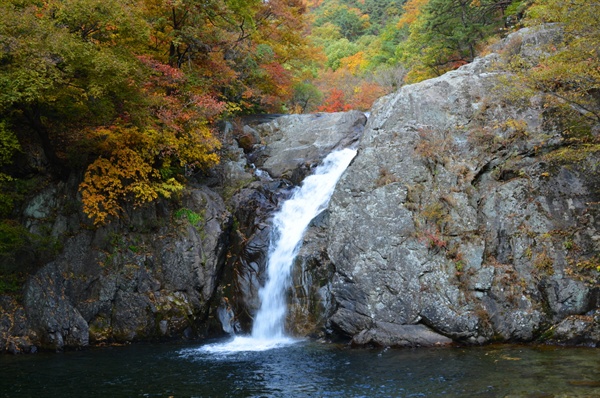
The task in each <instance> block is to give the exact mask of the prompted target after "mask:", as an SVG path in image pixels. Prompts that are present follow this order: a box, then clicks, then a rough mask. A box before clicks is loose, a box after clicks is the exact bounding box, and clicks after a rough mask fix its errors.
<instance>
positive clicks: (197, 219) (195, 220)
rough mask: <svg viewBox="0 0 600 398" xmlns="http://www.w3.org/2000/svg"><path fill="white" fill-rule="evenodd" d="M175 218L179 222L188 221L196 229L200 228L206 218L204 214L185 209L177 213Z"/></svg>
mask: <svg viewBox="0 0 600 398" xmlns="http://www.w3.org/2000/svg"><path fill="white" fill-rule="evenodd" d="M175 218H176V219H178V220H186V221H187V222H189V223H190V224H191V225H192V226H194V227H195V228H198V227H199V224H200V223H201V222H203V221H204V216H203V215H202V214H200V213H196V212H195V211H193V210H190V209H187V208H185V207H182V208H181V209H179V210H177V211H176V212H175Z"/></svg>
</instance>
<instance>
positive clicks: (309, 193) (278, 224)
mask: <svg viewBox="0 0 600 398" xmlns="http://www.w3.org/2000/svg"><path fill="white" fill-rule="evenodd" d="M354 156H356V151H355V150H353V149H343V150H340V151H336V152H332V153H330V154H329V155H328V156H327V157H326V158H325V160H324V161H323V164H322V165H320V166H319V167H317V169H316V170H315V173H314V174H312V175H310V176H308V177H307V178H305V179H304V181H303V182H302V185H301V186H300V187H299V188H296V190H295V191H294V193H293V194H292V197H291V198H290V199H288V200H286V201H285V202H284V203H283V205H282V206H281V209H280V210H279V211H278V212H277V213H276V214H275V216H274V219H273V232H272V233H273V235H272V239H271V244H270V249H269V255H268V259H267V280H266V283H265V286H263V287H262V288H261V289H260V291H259V298H260V301H261V306H260V309H259V311H258V313H257V314H256V317H255V319H254V324H253V327H252V335H251V337H242V336H238V337H236V338H235V339H234V340H233V341H231V342H229V343H227V344H217V345H214V344H213V345H209V346H204V347H203V348H202V350H203V351H205V352H211V353H228V352H237V351H259V350H264V349H269V348H273V347H276V346H279V345H282V344H283V345H285V344H289V343H290V342H293V340H291V339H289V338H287V337H286V336H285V332H284V324H285V316H286V311H287V302H286V292H287V289H288V288H289V285H290V279H291V277H290V276H291V271H292V265H293V263H294V258H295V257H296V255H297V253H298V250H299V249H300V246H301V242H302V237H303V235H304V232H305V231H306V228H307V227H308V224H310V222H311V220H312V219H313V218H315V217H316V216H317V215H318V214H319V213H321V212H322V211H323V210H325V209H326V208H327V205H328V204H329V199H330V198H331V195H332V194H333V191H334V189H335V185H336V184H337V182H338V180H339V179H340V177H341V176H342V174H343V172H344V171H345V170H346V168H347V167H348V165H349V164H350V162H351V161H352V159H353V158H354Z"/></svg>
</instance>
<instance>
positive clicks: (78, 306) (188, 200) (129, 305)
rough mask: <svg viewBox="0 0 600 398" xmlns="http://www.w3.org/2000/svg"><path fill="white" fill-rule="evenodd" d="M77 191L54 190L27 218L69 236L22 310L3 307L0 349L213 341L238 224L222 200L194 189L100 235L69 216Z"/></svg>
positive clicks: (11, 303)
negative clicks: (212, 317)
mask: <svg viewBox="0 0 600 398" xmlns="http://www.w3.org/2000/svg"><path fill="white" fill-rule="evenodd" d="M73 185H74V184H73V181H71V184H58V185H57V186H52V187H49V188H47V189H46V190H44V191H43V192H41V193H40V194H39V196H43V197H44V198H45V199H44V200H37V201H36V200H35V199H34V200H33V201H32V202H31V204H30V206H29V207H28V208H27V209H26V210H25V214H26V216H27V217H28V221H27V223H28V225H29V226H30V228H47V229H50V230H55V231H60V232H62V233H66V234H68V235H69V236H70V237H68V238H67V239H66V240H65V243H64V247H63V250H62V252H61V254H60V255H59V256H58V257H57V258H56V259H55V260H54V261H52V262H51V263H49V264H47V265H45V266H43V267H42V268H41V269H40V270H39V271H37V272H36V273H35V274H33V275H32V276H31V277H30V278H29V280H28V282H27V284H26V285H25V287H24V291H23V297H22V300H21V303H17V302H16V301H15V300H9V299H7V298H5V299H4V300H2V301H0V307H2V310H3V311H2V312H3V316H2V319H1V320H0V347H2V348H3V349H6V350H8V351H11V352H20V351H25V352H27V351H31V350H32V349H33V350H36V349H37V347H40V348H43V349H51V350H62V349H65V348H79V347H84V346H87V345H88V344H95V345H97V344H105V343H124V342H131V341H138V340H150V339H159V338H169V337H182V336H187V337H193V336H202V335H205V334H206V331H207V330H208V329H209V328H210V327H211V322H210V321H209V319H208V318H209V308H210V304H211V300H212V299H213V296H214V293H215V291H216V287H217V284H218V282H219V277H220V275H221V273H222V269H223V265H224V262H225V252H226V248H227V237H228V233H229V229H230V225H231V216H230V214H229V212H228V211H227V210H226V208H225V204H224V202H223V200H222V199H221V197H220V196H219V195H217V194H216V193H215V192H213V191H212V190H210V189H209V188H206V187H196V188H192V189H190V190H189V191H188V192H187V193H186V194H185V195H184V196H183V198H182V199H181V201H180V203H178V204H176V205H174V206H173V208H168V207H166V206H164V205H163V204H157V205H153V206H147V207H145V208H142V209H136V210H133V209H128V210H127V211H126V214H125V215H124V218H123V219H122V220H120V221H118V222H115V223H112V224H109V225H108V226H105V227H101V228H97V229H96V228H90V226H89V223H88V222H87V220H86V219H85V216H84V215H83V214H78V212H69V211H68V209H69V207H68V206H67V205H66V203H65V202H64V201H65V200H66V198H68V197H69V195H70V192H73V191H74V190H73V188H74V187H73ZM38 202H39V203H38ZM48 203H51V204H52V205H51V206H47V204H48ZM42 204H43V205H42ZM33 207H35V208H33ZM212 326H214V327H217V326H218V325H217V324H214V325H212Z"/></svg>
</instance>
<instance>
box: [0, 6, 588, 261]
mask: <svg viewBox="0 0 600 398" xmlns="http://www.w3.org/2000/svg"><path fill="white" fill-rule="evenodd" d="M569 3H570V4H571V5H570V6H568V7H567V5H565V2H561V1H557V0H546V1H541V0H540V1H532V0H530V1H528V0H268V1H267V0H126V1H119V0H4V1H2V3H1V4H0V185H1V186H2V191H1V193H0V217H1V218H2V221H1V222H0V234H2V236H3V237H6V239H3V241H2V242H1V243H0V245H2V247H0V252H2V253H6V252H10V251H11V250H12V248H13V247H16V246H18V245H20V244H22V243H23V241H24V240H28V241H31V240H32V239H33V238H32V237H31V236H29V235H28V236H26V237H24V236H25V234H26V232H24V231H23V230H21V229H19V228H20V227H19V225H18V220H17V219H18V215H17V214H16V212H15V208H16V207H17V205H18V204H19V203H20V201H22V200H24V198H25V197H26V196H27V195H29V194H30V193H31V191H32V190H33V189H35V187H36V186H37V185H39V184H40V181H41V180H48V179H66V178H67V177H68V176H69V175H72V174H73V172H78V171H80V174H81V177H80V181H81V182H80V185H79V192H80V194H81V202H82V204H83V210H84V212H85V213H86V214H87V215H88V216H89V217H90V221H91V223H92V224H93V225H101V224H103V223H106V222H108V221H109V220H110V219H111V218H113V217H118V216H119V214H120V212H121V208H122V206H123V205H124V203H126V202H129V203H133V204H135V205H141V204H143V203H145V202H150V201H153V200H155V199H157V198H160V197H162V198H169V197H172V196H173V195H177V194H178V193H179V192H181V191H182V190H183V189H184V187H185V184H186V180H187V177H188V176H189V175H191V174H194V173H198V172H202V171H205V170H208V169H210V168H211V167H213V166H214V165H216V164H217V163H218V162H219V156H220V155H221V154H220V147H221V141H220V139H219V134H218V133H217V129H216V127H215V126H216V124H217V122H218V121H220V120H226V119H233V118H235V117H238V116H240V115H249V114H260V113H308V112H335V111H345V110H350V109H358V110H362V111H368V110H369V108H370V107H371V105H372V104H373V102H374V101H375V100H376V99H377V98H379V97H381V96H383V95H385V94H388V93H390V92H392V91H394V90H396V89H398V88H399V87H401V86H402V85H404V84H409V83H415V82H419V81H421V80H424V79H427V78H430V77H434V76H439V75H441V74H443V73H445V72H447V71H449V70H452V69H455V68H457V67H460V66H461V65H463V64H465V63H468V62H470V61H472V60H473V59H474V57H476V56H479V55H483V54H485V53H486V51H488V50H487V49H488V48H489V46H490V45H493V43H494V42H496V41H498V40H500V39H501V38H502V37H505V36H506V35H507V34H508V33H510V32H511V31H514V30H515V29H517V28H519V27H523V26H529V25H537V24H541V23H547V22H562V23H565V26H566V32H565V35H566V37H567V39H568V40H566V43H567V44H566V45H565V47H564V48H558V49H555V51H556V52H555V54H553V55H552V56H551V57H548V59H547V60H546V62H545V64H542V65H537V66H535V67H532V65H524V64H519V63H518V62H515V63H514V64H513V66H514V68H515V73H517V74H519V75H520V76H521V77H522V79H523V85H524V87H526V88H527V89H535V90H542V91H544V92H548V93H553V95H555V97H556V98H561V100H562V101H563V102H564V101H567V102H569V103H572V104H576V106H577V107H579V108H583V109H586V112H579V113H578V115H579V116H578V117H579V118H580V119H589V120H591V122H590V123H588V125H591V124H593V121H595V122H594V123H597V121H598V119H600V110H599V106H598V101H597V100H596V99H595V97H594V96H593V95H592V96H591V97H590V93H592V94H593V93H596V94H595V95H597V92H598V90H599V89H600V87H599V82H600V69H599V68H598V64H599V62H598V53H597V51H598V42H599V41H600V37H599V36H600V35H599V34H598V32H597V26H598V23H599V22H598V18H599V15H600V12H598V11H600V9H599V5H598V2H597V1H593V2H586V1H582V0H574V1H571V2H569ZM581 115H583V116H581ZM577 123H578V124H577V125H578V126H580V125H582V123H583V124H584V125H585V120H583V121H578V122H577Z"/></svg>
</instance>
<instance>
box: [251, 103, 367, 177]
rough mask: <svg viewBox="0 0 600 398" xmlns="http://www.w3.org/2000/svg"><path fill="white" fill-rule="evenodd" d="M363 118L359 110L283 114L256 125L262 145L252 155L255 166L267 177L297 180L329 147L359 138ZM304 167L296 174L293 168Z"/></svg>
mask: <svg viewBox="0 0 600 398" xmlns="http://www.w3.org/2000/svg"><path fill="white" fill-rule="evenodd" d="M366 121H367V119H366V116H365V115H364V114H363V113H362V112H358V111H351V112H338V113H317V114H310V115H287V116H282V117H279V118H277V119H275V120H273V121H271V122H269V123H264V124H261V125H259V126H257V127H256V130H257V131H258V133H259V134H260V136H261V137H262V139H263V143H264V145H265V146H264V148H263V149H262V151H259V153H258V154H257V155H256V156H255V158H256V160H255V163H256V166H257V167H261V168H263V169H264V170H266V171H267V172H268V173H269V174H270V175H271V177H273V178H281V177H286V178H288V179H292V180H294V182H295V183H299V182H300V181H301V180H302V178H304V176H305V175H306V171H308V170H309V169H310V168H311V167H313V166H316V165H318V164H319V163H320V162H321V161H322V160H323V159H324V158H325V156H327V155H328V154H329V153H330V152H331V151H333V150H335V149H343V148H347V147H349V146H351V145H352V144H353V143H355V142H357V141H358V139H359V138H360V136H361V134H362V132H363V128H364V125H365V123H366ZM301 170H305V172H304V173H301V174H300V175H299V176H298V177H299V178H298V177H296V178H293V177H295V175H294V172H296V173H297V172H298V171H301Z"/></svg>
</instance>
